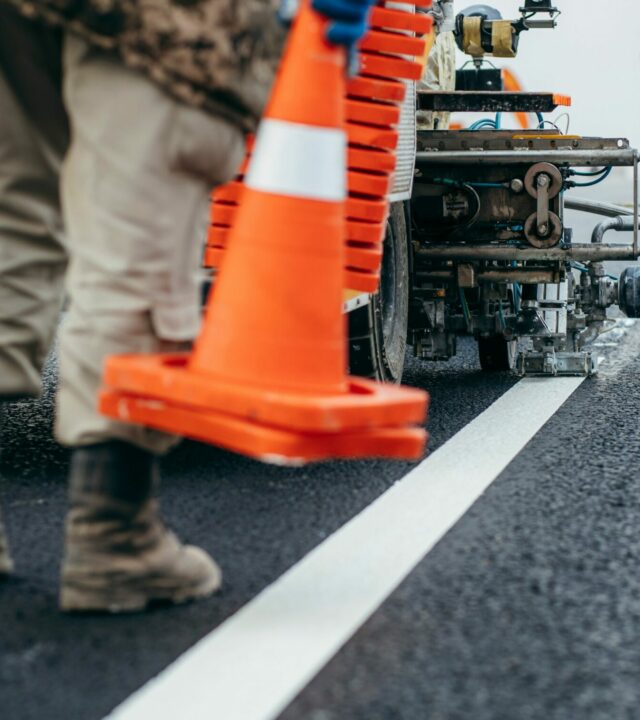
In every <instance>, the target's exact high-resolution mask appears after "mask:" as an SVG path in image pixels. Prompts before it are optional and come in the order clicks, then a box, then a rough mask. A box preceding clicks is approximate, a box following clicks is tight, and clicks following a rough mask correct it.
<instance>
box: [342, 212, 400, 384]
mask: <svg viewBox="0 0 640 720" xmlns="http://www.w3.org/2000/svg"><path fill="white" fill-rule="evenodd" d="M408 253H409V244H408V241H407V225H406V219H405V214H404V207H403V204H402V203H394V204H393V205H392V206H391V213H390V215H389V221H388V223H387V233H386V236H385V239H384V253H383V257H382V268H381V272H380V289H379V290H378V292H377V293H376V294H375V295H372V296H371V298H370V303H369V304H368V305H367V306H366V307H362V308H359V309H358V310H354V311H353V312H351V313H350V314H349V368H350V372H351V374H352V375H359V376H361V377H369V378H374V379H376V380H382V381H384V382H391V383H399V382H400V380H401V379H402V371H403V370H404V360H405V352H406V347H407V324H408V319H409V254H408Z"/></svg>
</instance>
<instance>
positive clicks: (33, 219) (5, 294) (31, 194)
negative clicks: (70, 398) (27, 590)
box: [0, 8, 66, 577]
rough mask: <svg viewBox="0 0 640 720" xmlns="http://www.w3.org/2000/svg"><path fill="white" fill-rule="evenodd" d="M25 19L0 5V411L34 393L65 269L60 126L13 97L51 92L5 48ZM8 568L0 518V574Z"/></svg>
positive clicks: (20, 35) (46, 81) (23, 34)
mask: <svg viewBox="0 0 640 720" xmlns="http://www.w3.org/2000/svg"><path fill="white" fill-rule="evenodd" d="M14 20H15V23H14ZM23 22H24V21H22V20H19V19H18V18H17V17H16V16H14V15H12V14H11V12H10V11H9V9H8V8H1V9H0V413H1V412H2V409H3V408H2V404H3V403H4V402H5V401H6V400H8V399H12V398H16V397H23V396H33V395H38V394H39V393H40V388H41V380H40V373H41V370H42V365H43V363H44V360H45V358H46V355H47V353H48V351H49V346H50V344H51V340H52V338H53V334H54V331H55V327H56V324H57V322H58V315H59V311H60V305H61V299H62V285H63V276H64V271H65V267H66V253H65V250H64V247H63V242H62V225H61V217H60V208H59V200H58V177H57V170H58V168H59V166H60V163H61V160H62V153H63V152H64V143H65V139H66V136H65V132H64V129H62V130H61V131H60V132H59V133H57V134H56V135H55V136H54V135H52V136H51V137H48V138H47V137H45V136H42V135H41V134H40V133H39V132H38V130H37V128H36V127H35V126H34V125H33V124H32V123H31V122H30V119H29V117H28V111H27V108H28V106H27V105H25V104H23V102H22V101H23V100H24V99H25V98H26V97H27V95H29V94H30V92H31V90H29V91H28V92H27V93H25V95H24V96H21V98H20V100H18V97H17V96H16V93H15V89H16V88H17V87H18V86H19V84H20V83H23V82H26V83H27V85H26V86H25V87H27V88H31V89H34V88H37V89H38V90H39V92H40V93H46V92H48V91H51V90H52V85H51V82H50V81H51V78H50V77H49V76H48V75H47V74H46V73H45V74H44V75H43V76H42V77H38V76H34V74H33V72H31V71H36V67H35V66H31V67H30V68H29V70H30V74H29V79H28V81H27V79H26V78H25V77H23V75H22V71H23V70H25V69H26V68H25V65H24V63H23V64H21V63H20V60H27V61H32V60H34V57H35V56H34V55H31V54H30V53H29V51H28V48H27V46H26V42H23V44H22V47H21V50H22V54H20V55H14V54H12V53H11V52H8V50H9V45H8V42H7V38H8V37H9V36H10V37H11V38H12V39H13V40H18V39H20V40H21V41H28V39H29V31H28V29H27V28H26V27H24V25H23ZM36 55H37V53H36ZM9 79H10V80H11V83H10V80H9ZM28 83H30V85H29V84H28ZM60 107H61V106H60ZM50 119H51V120H52V124H51V129H52V131H54V130H56V127H54V126H55V125H56V123H55V122H53V118H52V117H50ZM58 119H59V118H58ZM62 124H64V121H63V122H62ZM11 569H12V563H11V559H10V556H9V549H8V544H7V540H6V536H5V532H4V526H3V523H2V517H1V516H0V577H2V576H6V575H7V574H9V572H10V571H11Z"/></svg>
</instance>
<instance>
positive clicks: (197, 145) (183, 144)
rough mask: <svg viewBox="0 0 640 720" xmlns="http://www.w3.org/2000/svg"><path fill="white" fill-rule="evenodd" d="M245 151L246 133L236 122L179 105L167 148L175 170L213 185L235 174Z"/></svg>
mask: <svg viewBox="0 0 640 720" xmlns="http://www.w3.org/2000/svg"><path fill="white" fill-rule="evenodd" d="M244 151H245V136H244V133H243V132H242V130H240V129H239V128H238V127H237V126H235V125H233V124H232V123H231V122H229V121H228V120H225V119H223V118H218V117H215V116H213V115H207V114H206V113H205V112H203V111H202V110H197V109H194V108H190V107H186V106H179V107H178V110H177V112H176V113H175V124H174V127H173V128H172V132H171V139H170V146H169V148H168V152H169V162H170V169H171V170H172V171H173V172H179V173H187V174H190V175H194V176H195V177H198V178H201V179H202V180H204V181H205V182H207V183H208V184H209V186H210V189H213V188H214V187H215V186H216V185H221V184H223V183H226V182H229V180H231V179H232V178H233V177H234V175H235V174H236V171H237V169H238V167H239V166H240V163H241V162H242V160H243V157H244Z"/></svg>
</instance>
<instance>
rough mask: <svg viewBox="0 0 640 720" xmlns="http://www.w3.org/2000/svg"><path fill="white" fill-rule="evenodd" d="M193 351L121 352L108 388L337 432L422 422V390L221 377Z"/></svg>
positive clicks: (111, 362)
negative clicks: (195, 361) (193, 357)
mask: <svg viewBox="0 0 640 720" xmlns="http://www.w3.org/2000/svg"><path fill="white" fill-rule="evenodd" d="M189 358H190V355H189V354H188V353H182V354H177V355H119V356H114V357H111V358H109V359H108V360H107V362H106V366H105V374H104V384H105V386H106V388H107V389H108V390H113V391H116V392H121V393H125V394H131V395H136V396H138V397H143V398H147V399H149V400H161V401H164V402H167V403H171V404H175V405H177V406H180V407H189V408H192V409H193V410H194V411H198V410H202V411H204V412H208V411H211V412H221V413H224V414H225V415H229V416H235V417H238V418H249V419H251V420H252V421H253V422H257V423H260V424H264V425H268V426H270V427H278V428H284V429H286V430H295V431H299V432H305V433H309V432H311V433H333V432H342V431H346V430H371V429H373V428H377V427H385V428H386V427H401V426H404V425H416V424H422V423H423V422H424V419H425V417H426V413H427V406H428V397H429V396H428V395H427V393H425V392H423V391H422V390H416V389H414V388H403V387H398V386H395V385H385V384H383V383H376V382H372V381H371V380H365V379H364V378H355V377H349V378H345V387H344V390H343V391H342V392H335V393H333V394H331V393H327V394H319V393H313V394H312V393H308V394H303V393H296V392H293V391H286V390H280V391H278V390H275V389H273V388H270V389H268V390H267V389H263V388H261V387H259V386H247V385H240V384H233V383H232V382H230V381H229V380H220V381H218V380H217V379H216V378H215V377H213V376H211V375H210V374H208V373H204V372H198V371H196V370H194V369H192V368H190V366H189Z"/></svg>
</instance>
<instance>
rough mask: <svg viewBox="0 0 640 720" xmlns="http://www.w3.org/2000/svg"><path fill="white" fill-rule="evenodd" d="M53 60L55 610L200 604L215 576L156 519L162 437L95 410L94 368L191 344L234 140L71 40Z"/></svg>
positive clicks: (238, 148) (238, 150)
mask: <svg viewBox="0 0 640 720" xmlns="http://www.w3.org/2000/svg"><path fill="white" fill-rule="evenodd" d="M65 59H66V65H65V73H66V79H65V98H66V102H67V106H68V110H69V113H70V116H71V120H72V130H73V142H72V147H71V150H70V153H69V156H68V158H67V162H66V164H65V168H64V171H63V205H64V210H65V218H66V224H67V228H68V236H69V243H70V255H71V266H70V272H69V279H68V293H69V299H70V305H69V313H68V318H67V320H66V322H65V324H64V327H63V328H62V332H61V340H60V374H61V377H60V390H59V394H58V417H57V434H58V438H59V439H60V440H61V441H62V442H63V443H65V444H67V445H71V446H73V447H76V448H79V449H78V450H76V452H75V453H74V459H73V462H72V473H71V511H70V513H69V517H68V521H67V541H66V557H65V563H64V567H63V583H62V596H61V603H62V607H63V608H64V609H69V610H79V609H140V608H141V607H144V605H146V603H147V602H148V601H150V600H153V599H157V598H159V597H160V598H162V599H169V600H175V601H180V600H184V599H188V598H190V597H198V596H202V595H206V594H209V593H210V592H212V591H213V590H214V589H215V588H216V587H217V585H218V583H219V573H218V571H217V568H216V567H215V565H214V564H213V562H212V561H211V560H210V559H209V558H208V556H206V555H205V554H204V553H202V552H199V551H197V550H196V549H195V548H184V547H182V546H181V545H180V544H179V543H177V541H176V540H175V538H174V537H173V536H172V535H171V534H169V533H168V532H167V531H166V530H165V529H164V527H163V526H162V524H161V523H160V521H159V519H158V516H157V512H156V506H155V502H154V501H153V499H152V493H153V486H154V482H153V478H154V475H155V473H156V465H155V460H154V458H153V457H152V456H151V453H157V452H163V451H164V450H166V449H167V448H169V447H170V446H171V445H172V444H173V442H174V438H172V437H170V436H167V435H163V434H161V433H158V432H155V431H151V430H147V429H143V428H139V427H135V426H133V425H126V424H122V423H117V422H114V421H112V420H109V419H107V418H104V417H102V416H101V415H100V414H99V413H98V412H97V409H96V401H97V393H98V389H99V387H100V382H101V374H102V367H103V362H104V359H105V358H106V357H107V356H109V355H111V354H114V353H126V352H158V351H167V350H175V349H176V348H179V347H184V346H185V344H188V343H189V342H190V341H191V340H192V339H193V338H194V337H195V334H196V332H197V330H198V327H199V323H200V313H199V283H198V282H197V276H198V270H199V264H200V257H201V252H202V246H203V242H204V237H205V231H206V215H207V202H208V196H209V192H210V190H211V188H212V187H213V185H215V184H217V183H220V182H225V181H227V180H229V179H230V178H231V177H232V176H233V175H234V172H235V170H236V168H237V165H238V164H239V163H240V161H241V159H242V156H243V149H244V141H243V137H242V134H241V133H240V132H239V131H238V130H237V129H236V128H235V127H233V126H231V125H230V124H228V123H227V122H226V121H223V120H218V119H216V118H212V117H208V116H206V115H204V114H203V113H201V112H199V111H196V110H192V109H189V108H187V107H184V106H182V105H180V104H178V103H176V102H175V101H174V100H172V99H171V98H170V97H169V96H167V95H166V94H164V93H163V92H162V91H161V90H159V89H158V88H156V87H155V86H154V85H153V84H151V83H150V82H149V81H148V80H147V79H146V78H145V77H143V76H142V75H138V74H137V73H135V72H133V71H131V70H129V69H126V68H125V67H124V66H122V65H121V64H120V63H119V62H118V61H117V59H115V58H112V57H110V56H108V55H105V54H102V53H100V52H98V51H95V50H91V49H88V48H87V46H85V45H84V44H83V43H81V42H80V41H78V40H73V39H71V40H70V41H69V43H68V47H67V52H66V58H65ZM123 441H124V442H123ZM105 518H106V519H107V520H105Z"/></svg>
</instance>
